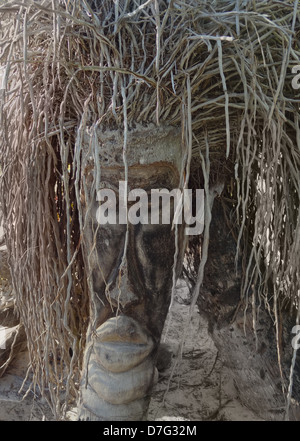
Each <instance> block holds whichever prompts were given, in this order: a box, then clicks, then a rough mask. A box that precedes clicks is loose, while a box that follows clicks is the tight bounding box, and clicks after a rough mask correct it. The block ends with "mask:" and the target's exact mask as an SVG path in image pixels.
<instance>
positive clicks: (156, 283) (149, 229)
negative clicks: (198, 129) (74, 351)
mask: <svg viewBox="0 0 300 441" xmlns="http://www.w3.org/2000/svg"><path fill="white" fill-rule="evenodd" d="M86 173H87V174H88V173H89V170H88V169H87V170H86ZM124 178H125V176H124V168H121V167H108V168H103V169H102V171H101V187H102V188H109V189H112V190H114V192H115V194H116V206H117V207H118V206H119V202H120V201H119V198H120V197H122V195H120V194H119V192H118V191H119V182H120V181H123V180H124ZM178 186H179V174H178V171H177V170H176V168H175V167H174V166H173V165H172V164H170V163H166V162H164V163H163V162H158V163H153V164H149V165H137V166H132V167H129V172H128V187H129V189H137V188H138V189H143V190H145V191H146V192H147V195H148V196H149V197H148V201H149V203H148V209H149V223H148V224H141V223H139V224H137V225H133V224H131V223H130V222H128V226H127V225H124V224H120V223H118V221H117V223H116V224H115V225H112V224H106V225H101V224H99V222H98V221H97V209H98V208H99V202H98V201H96V200H95V202H94V204H93V207H92V208H91V209H90V211H89V213H90V214H89V218H88V223H87V226H86V228H85V241H86V243H88V247H87V250H86V253H87V254H88V257H87V258H88V259H89V267H90V268H91V283H92V288H93V302H92V304H93V305H94V311H93V312H92V313H93V319H94V320H95V327H96V328H99V327H100V326H101V325H102V324H103V323H104V322H105V321H106V320H108V319H109V318H111V317H115V316H116V315H117V316H126V317H129V318H132V319H134V320H135V321H137V322H138V323H139V324H140V325H141V326H142V328H143V329H144V330H145V331H146V333H147V334H149V336H151V338H152V339H153V342H154V343H157V342H158V341H159V339H160V335H161V332H162V328H163V324H164V321H165V317H166V314H167V311H168V307H169V303H170V296H171V288H172V271H173V265H174V254H175V233H174V229H173V230H172V216H173V213H172V206H171V213H170V219H171V220H170V223H169V224H162V223H161V222H160V223H159V224H154V225H153V224H151V218H150V211H151V190H152V189H161V188H166V189H168V190H172V189H173V188H177V187H178ZM128 209H130V202H128ZM117 220H118V209H117ZM127 228H128V232H127V234H126V231H127ZM126 241H127V245H125V242H126ZM125 246H126V252H125ZM124 253H125V256H124ZM123 258H124V259H123ZM122 259H123V265H121V262H122Z"/></svg>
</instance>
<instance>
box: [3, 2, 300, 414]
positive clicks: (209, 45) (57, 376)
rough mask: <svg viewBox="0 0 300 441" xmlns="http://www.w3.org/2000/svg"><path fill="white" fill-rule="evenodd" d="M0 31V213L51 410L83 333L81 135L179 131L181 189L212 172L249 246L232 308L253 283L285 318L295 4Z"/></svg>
mask: <svg viewBox="0 0 300 441" xmlns="http://www.w3.org/2000/svg"><path fill="white" fill-rule="evenodd" d="M0 19H1V29H0V50H1V52H0V63H1V70H2V87H1V128H0V130H1V135H0V149H1V157H0V161H1V170H2V176H1V182H0V186H1V189H0V193H1V195H0V198H1V209H2V212H3V219H4V221H5V228H6V237H7V247H8V251H9V256H10V264H11V267H12V269H13V283H14V287H15V291H16V296H17V300H16V301H17V306H18V309H19V311H20V314H21V318H22V321H23V322H24V325H25V328H26V331H27V335H28V341H29V349H30V353H31V360H32V365H33V368H34V370H35V374H36V375H35V379H36V381H37V382H38V384H39V385H40V387H41V389H42V390H44V389H45V388H49V396H50V400H51V402H52V403H56V402H57V399H58V396H59V393H60V389H61V388H66V395H67V396H68V395H69V394H70V393H76V390H77V383H76V381H77V377H76V373H77V369H78V368H79V367H80V353H81V348H82V347H83V346H84V332H85V329H86V324H87V321H88V312H87V303H88V295H87V293H88V283H87V280H86V272H87V270H88V269H87V268H85V269H84V268H83V262H82V254H81V228H82V224H81V223H80V220H81V218H80V200H79V198H78V188H79V187H78V186H79V176H80V173H79V170H80V140H81V136H82V133H83V132H84V129H85V127H86V126H88V127H90V128H95V130H96V129H97V130H107V129H119V130H120V131H124V133H125V132H126V131H128V130H130V129H131V128H133V127H134V126H135V124H136V123H139V124H144V125H147V124H150V123H153V124H157V125H160V126H163V125H165V124H168V125H174V126H178V127H181V129H182V137H183V140H184V142H183V147H184V149H185V151H186V156H185V163H184V164H183V166H184V167H185V168H186V171H187V173H186V174H185V176H186V178H188V177H189V171H190V170H191V173H192V177H193V176H196V175H197V173H196V172H195V170H197V169H199V168H200V171H201V174H202V175H203V174H204V176H206V173H205V172H207V171H208V170H210V180H211V181H219V180H220V181H222V180H225V188H226V189H227V190H228V192H229V195H230V197H232V199H233V200H235V202H233V206H234V207H235V210H236V216H235V217H234V219H233V222H236V223H237V224H238V228H239V236H238V246H239V245H240V244H241V241H242V240H243V241H244V240H245V238H246V243H248V244H249V245H250V247H249V259H248V262H247V266H246V277H245V285H244V287H243V290H242V295H244V296H247V293H248V287H249V286H250V285H251V284H253V283H254V284H257V285H258V295H260V296H262V297H264V298H265V299H266V300H267V301H268V300H269V299H270V298H273V299H275V302H274V306H272V307H273V308H274V315H275V319H276V320H277V318H276V317H277V313H278V311H277V305H280V299H289V300H290V301H291V304H292V305H295V306H296V307H298V299H299V293H300V275H299V261H300V216H299V195H300V182H299V169H300V136H299V103H300V96H299V90H296V89H294V88H293V87H292V79H293V77H294V76H295V74H294V73H293V72H292V68H293V66H296V65H298V64H300V45H299V35H300V34H299V32H300V24H299V20H300V6H299V4H298V1H291V0H287V1H285V2H282V1H271V2H270V1H265V0H258V1H242V0H240V1H230V0H228V1H226V0H224V1H205V0H203V1H200V0H195V1H193V0H190V1H176V0H174V1H173V0H168V1H167V0H166V1H157V0H150V1H149V0H147V1H144V2H142V1H140V0H134V1H129V0H126V1H125V0H124V1H112V0H103V1H96V0H93V1H92V0H90V1H88V0H78V1H77V0H76V1H73V2H66V1H63V0H53V1H48V0H43V1H39V2H35V1H33V0H24V1H23V2H22V3H20V2H17V1H10V2H5V4H4V5H3V4H2V6H0ZM74 146H76V148H77V150H76V149H75V153H74ZM202 172H204V173H202ZM207 179H209V176H208V177H207ZM70 218H71V223H70V222H69V221H68V220H69V219H70ZM208 228H209V224H208V225H206V229H208ZM270 287H271V288H270ZM70 347H72V349H73V356H72V358H70V357H69V356H68V351H69V348H70ZM58 352H61V356H62V358H64V360H66V367H65V368H63V367H62V366H61V365H60V364H59V363H57V362H56V361H55V360H57V356H56V355H57V353H58ZM53 354H54V357H53ZM51 360H52V361H51ZM53 360H54V361H53ZM56 410H57V411H58V412H59V408H57V409H56Z"/></svg>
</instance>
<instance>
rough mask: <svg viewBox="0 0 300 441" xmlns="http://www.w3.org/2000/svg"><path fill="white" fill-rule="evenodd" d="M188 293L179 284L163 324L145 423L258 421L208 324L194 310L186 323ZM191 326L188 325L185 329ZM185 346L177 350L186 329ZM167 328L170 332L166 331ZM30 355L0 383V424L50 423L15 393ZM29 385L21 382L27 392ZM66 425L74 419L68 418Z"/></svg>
mask: <svg viewBox="0 0 300 441" xmlns="http://www.w3.org/2000/svg"><path fill="white" fill-rule="evenodd" d="M188 298H189V293H188V288H187V286H186V285H185V283H183V282H181V283H179V286H178V289H177V291H176V296H175V299H174V302H173V305H172V308H171V310H170V313H169V316H168V318H167V321H166V326H165V331H164V336H163V341H164V345H166V348H167V350H165V351H164V357H163V359H162V362H161V365H162V366H160V373H159V379H158V383H157V385H156V387H155V389H154V392H153V397H152V400H151V403H150V408H149V416H148V420H149V421H154V420H155V421H161V420H168V421H172V420H173V421H176V420H177V421H204V420H227V421H255V420H256V421H258V420H261V419H262V418H260V417H259V415H256V414H255V413H254V412H253V411H252V410H251V409H248V408H247V407H245V405H243V404H242V402H241V401H240V400H239V394H238V391H237V389H236V386H235V382H234V378H233V377H232V370H229V369H228V368H227V367H226V366H225V364H224V362H223V361H222V359H221V357H220V354H219V352H218V350H217V348H216V346H215V344H214V342H213V340H212V338H211V337H210V335H209V334H208V324H207V321H206V319H205V318H204V317H202V316H201V315H200V314H199V311H198V309H196V310H195V311H194V312H193V314H192V317H191V320H189V309H190V308H189V305H188V304H187V303H188ZM189 322H190V323H189ZM188 323H189V325H188V328H187V331H186V332H187V333H186V339H185V341H186V343H185V344H184V346H183V349H182V354H181V356H180V355H179V356H178V352H180V350H179V349H180V344H181V341H182V336H183V334H184V329H185V328H186V326H187V324H188ZM167 328H168V329H167ZM27 364H28V355H27V353H26V352H23V353H21V354H20V355H19V356H18V358H17V359H16V360H15V362H14V363H13V365H12V366H11V367H10V368H9V370H7V371H6V373H5V375H4V376H3V377H2V378H0V421H24V420H25V421H29V420H33V421H40V420H51V419H52V416H51V412H50V410H49V408H48V406H47V403H46V402H45V401H43V400H42V399H40V398H39V397H38V395H36V397H35V399H34V393H33V392H30V393H29V394H28V395H27V397H25V398H24V393H23V394H19V393H18V391H19V389H20V387H21V386H22V383H23V381H24V378H25V375H26V371H27ZM29 384H30V382H29V380H27V381H26V382H25V387H24V391H26V390H27V387H28V385H29ZM69 415H70V419H75V414H74V412H71V413H70V414H69Z"/></svg>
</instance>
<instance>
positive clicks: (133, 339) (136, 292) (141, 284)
mask: <svg viewBox="0 0 300 441" xmlns="http://www.w3.org/2000/svg"><path fill="white" fill-rule="evenodd" d="M104 137H105V134H103V133H102V132H101V133H100V135H99V139H100V142H101V143H102V144H101V147H102V150H101V151H100V149H98V150H97V142H96V143H95V145H94V144H93V143H90V144H89V143H88V138H87V141H86V145H87V146H88V145H90V146H91V145H92V146H93V148H94V150H93V149H92V148H90V149H89V148H88V147H87V148H86V152H87V153H86V156H85V159H84V164H83V168H82V176H81V178H82V179H81V181H82V182H81V202H82V203H81V207H82V214H83V218H84V219H85V226H84V229H83V243H84V253H85V256H84V258H85V266H86V268H87V271H88V281H89V288H90V290H89V291H90V305H91V306H90V327H89V330H88V333H87V345H86V350H85V354H84V369H83V372H82V382H81V405H80V407H79V409H80V412H79V417H80V418H81V419H86V418H92V419H96V420H97V419H98V420H99V419H100V420H101V419H103V420H106V421H107V420H111V421H115V420H128V419H132V420H139V419H143V418H144V417H145V415H146V413H147V409H148V404H149V399H150V393H151V390H152V386H153V383H154V379H155V375H156V374H155V372H156V368H155V363H156V354H157V348H158V344H159V341H160V337H161V333H162V329H163V326H164V322H165V318H166V315H167V312H168V308H169V304H170V300H171V291H172V281H173V280H172V279H173V267H174V255H175V251H176V246H175V239H176V237H175V231H174V229H172V219H173V213H174V204H173V207H172V204H169V208H170V217H169V222H166V219H163V218H161V217H160V216H159V207H158V206H157V205H156V207H155V208H156V210H154V211H156V215H158V217H157V218H156V220H157V219H158V221H157V222H153V220H152V218H151V214H152V213H153V208H154V207H153V205H155V204H153V199H152V192H153V191H154V192H155V191H158V190H161V189H166V191H169V192H170V191H172V190H173V189H178V188H179V180H180V179H179V172H178V166H177V165H175V164H179V163H180V159H181V138H180V136H179V135H178V131H177V130H174V128H171V129H167V130H166V129H165V128H164V129H163V130H162V131H161V132H159V130H158V129H157V130H154V129H152V128H151V129H149V128H147V129H146V131H145V130H144V129H143V128H142V129H141V130H140V131H138V132H137V131H135V132H134V133H133V134H132V135H131V136H130V142H129V143H128V146H129V147H130V148H128V152H127V153H128V156H127V159H128V175H126V177H125V171H124V165H123V164H122V142H121V140H120V139H119V138H118V136H117V135H114V134H112V135H111V134H110V133H109V134H108V136H107V138H106V139H105V140H104ZM89 139H91V137H90V138H89ZM93 139H95V138H93ZM95 146H96V147H95ZM120 146H121V147H120ZM95 150H96V152H95ZM137 152H138V153H139V157H138V158H137V157H136V156H137ZM95 158H97V159H96V160H95ZM98 158H99V164H98V162H96V161H98ZM126 178H127V179H126ZM125 181H126V183H127V184H125V189H123V190H125V191H123V192H122V186H120V183H124V182H125ZM126 186H127V188H126ZM103 189H104V191H107V193H105V194H108V192H111V193H113V195H114V196H113V198H112V200H109V197H108V196H107V199H105V198H104V199H102V198H101V197H100V198H99V197H98V195H99V192H100V193H101V191H102V190H103ZM135 190H140V192H142V193H143V198H144V199H143V204H142V207H140V208H139V209H137V210H136V214H137V213H138V211H140V214H141V212H143V217H142V218H141V222H139V223H138V222H132V221H131V220H130V218H129V214H130V213H131V212H132V210H133V206H132V205H135V204H136V203H137V201H139V200H140V201H141V200H142V197H137V198H135V197H133V198H132V199H131V198H130V197H129V195H130V193H131V192H132V191H135ZM96 193H97V197H96ZM101 194H103V193H101ZM140 194H141V193H140ZM125 199H126V205H127V210H128V222H126V216H125V222H124V218H123V219H122V216H121V212H123V211H122V210H123V209H124V200H125ZM170 200H172V198H170ZM99 201H102V202H101V203H100V202H99ZM105 204H106V206H107V210H108V211H109V210H110V209H112V211H113V216H112V218H113V219H112V218H110V220H109V222H108V223H106V222H102V221H101V219H100V221H99V216H98V214H99V210H100V211H101V209H102V208H103V205H105ZM161 208H162V207H161ZM125 212H126V211H125ZM148 213H149V216H148ZM108 217H109V216H108ZM146 217H148V221H147V222H145V221H144V220H145V218H146ZM100 218H101V216H100ZM120 218H121V219H120ZM142 219H143V221H142ZM102 220H103V218H102ZM113 220H114V221H113ZM183 231H184V228H183V226H182V225H178V237H177V239H178V243H179V244H180V245H182V244H183ZM181 248H182V247H181ZM181 262H182V253H180V252H179V255H178V268H179V266H180V264H181ZM176 269H177V267H176Z"/></svg>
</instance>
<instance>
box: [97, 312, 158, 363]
mask: <svg viewBox="0 0 300 441" xmlns="http://www.w3.org/2000/svg"><path fill="white" fill-rule="evenodd" d="M153 347H154V342H153V339H152V337H151V336H149V334H148V333H146V332H145V331H144V330H143V329H142V327H141V326H140V325H139V323H138V322H137V321H135V320H134V319H132V318H130V317H127V316H119V317H114V318H111V319H109V320H107V321H106V322H105V323H104V324H103V325H101V326H100V327H99V328H98V329H97V331H96V338H95V340H94V348H93V349H94V350H93V352H94V355H95V359H96V360H97V362H98V363H99V364H100V365H101V366H102V367H104V368H105V369H106V370H108V371H110V372H126V371H128V370H130V369H132V368H134V367H135V366H138V365H139V364H141V363H142V362H143V361H144V360H145V359H146V358H147V357H148V355H149V354H150V353H151V351H152V350H153Z"/></svg>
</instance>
